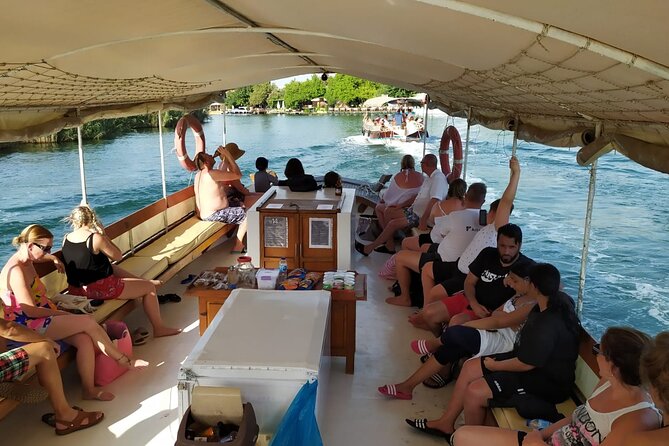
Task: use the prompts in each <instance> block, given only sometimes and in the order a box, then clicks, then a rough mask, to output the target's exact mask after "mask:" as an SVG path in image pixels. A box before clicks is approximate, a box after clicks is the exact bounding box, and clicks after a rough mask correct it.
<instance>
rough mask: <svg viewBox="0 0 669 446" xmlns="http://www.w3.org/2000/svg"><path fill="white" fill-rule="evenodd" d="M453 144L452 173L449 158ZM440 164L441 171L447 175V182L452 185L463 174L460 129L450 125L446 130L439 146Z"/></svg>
mask: <svg viewBox="0 0 669 446" xmlns="http://www.w3.org/2000/svg"><path fill="white" fill-rule="evenodd" d="M451 143H453V171H451V164H450V160H449V156H448V152H449V146H450V145H451ZM439 164H441V171H442V172H443V173H444V175H446V180H448V183H449V184H450V183H451V181H453V180H455V179H457V178H460V174H461V173H462V139H461V138H460V133H459V132H458V129H456V128H455V127H453V126H452V125H449V126H448V127H446V128H445V129H444V133H443V134H442V135H441V143H440V144H439Z"/></svg>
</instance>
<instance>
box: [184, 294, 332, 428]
mask: <svg viewBox="0 0 669 446" xmlns="http://www.w3.org/2000/svg"><path fill="white" fill-rule="evenodd" d="M329 321H330V293H329V292H326V291H274V290H249V289H236V290H234V291H233V292H232V293H231V294H230V297H229V298H228V299H227V300H226V301H225V304H224V305H223V307H222V308H221V310H220V311H219V312H218V314H217V315H216V317H215V318H214V320H213V321H212V323H211V324H210V325H209V327H208V328H207V330H206V331H205V333H204V335H203V336H202V337H201V338H200V340H199V341H198V343H197V344H196V345H195V347H194V348H193V351H192V352H191V353H190V354H189V355H188V358H186V361H185V362H184V363H183V365H182V366H181V369H180V370H179V377H178V379H179V382H178V386H177V387H178V389H179V412H180V414H181V415H183V413H184V412H185V411H186V409H188V406H189V405H190V399H191V392H192V389H193V387H194V386H198V385H202V386H214V387H216V386H225V387H239V388H240V389H241V393H242V400H243V401H244V402H246V401H250V402H251V403H252V404H253V408H254V409H255V413H256V418H257V421H258V425H259V426H260V432H262V433H273V432H275V431H276V428H277V426H278V424H279V422H280V421H281V418H282V417H283V414H284V413H285V412H286V410H287V409H288V406H289V405H290V403H291V402H292V400H293V398H294V397H295V395H296V394H297V392H298V390H299V389H300V388H301V387H302V385H303V384H304V383H305V382H306V381H307V380H311V379H318V395H319V396H318V400H317V403H316V412H317V414H316V416H317V418H319V413H320V412H322V410H321V408H322V407H323V404H322V403H321V402H320V399H321V395H324V394H325V392H324V389H323V388H324V386H325V385H326V384H327V371H326V368H327V367H321V363H322V358H323V354H326V355H327V354H329V351H330V346H329V333H330V327H329ZM326 364H329V362H326Z"/></svg>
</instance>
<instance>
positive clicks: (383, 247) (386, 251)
mask: <svg viewBox="0 0 669 446" xmlns="http://www.w3.org/2000/svg"><path fill="white" fill-rule="evenodd" d="M374 252H380V253H381V254H395V251H391V250H390V249H388V248H386V245H381V246H379V247H378V248H374Z"/></svg>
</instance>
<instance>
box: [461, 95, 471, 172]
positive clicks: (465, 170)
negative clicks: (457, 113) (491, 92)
mask: <svg viewBox="0 0 669 446" xmlns="http://www.w3.org/2000/svg"><path fill="white" fill-rule="evenodd" d="M471 128H472V108H471V107H469V110H468V111H467V137H466V138H465V162H464V163H463V166H462V179H463V180H464V181H467V157H468V156H469V130H471Z"/></svg>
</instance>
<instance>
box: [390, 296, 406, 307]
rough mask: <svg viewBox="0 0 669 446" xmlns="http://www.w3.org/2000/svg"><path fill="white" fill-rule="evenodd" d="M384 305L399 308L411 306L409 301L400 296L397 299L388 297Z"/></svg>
mask: <svg viewBox="0 0 669 446" xmlns="http://www.w3.org/2000/svg"><path fill="white" fill-rule="evenodd" d="M386 303H388V304H390V305H398V306H400V307H410V306H411V299H410V298H409V299H407V298H404V297H402V296H397V297H389V298H387V299H386Z"/></svg>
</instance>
